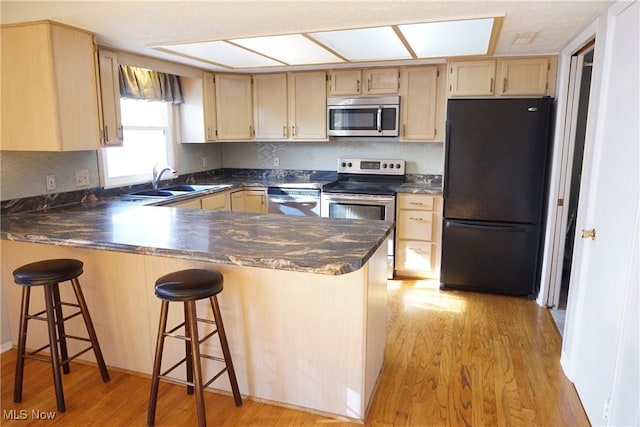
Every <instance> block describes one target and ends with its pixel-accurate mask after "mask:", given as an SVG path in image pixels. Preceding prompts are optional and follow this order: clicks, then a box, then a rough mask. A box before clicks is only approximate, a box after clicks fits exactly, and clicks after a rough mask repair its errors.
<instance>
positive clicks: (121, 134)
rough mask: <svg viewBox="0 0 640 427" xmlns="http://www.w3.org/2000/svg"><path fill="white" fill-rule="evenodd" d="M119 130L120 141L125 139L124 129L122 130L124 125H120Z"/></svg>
mask: <svg viewBox="0 0 640 427" xmlns="http://www.w3.org/2000/svg"><path fill="white" fill-rule="evenodd" d="M118 130H119V131H120V136H119V139H120V141H124V131H123V130H122V126H118Z"/></svg>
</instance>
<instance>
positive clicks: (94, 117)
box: [0, 21, 101, 151]
mask: <svg viewBox="0 0 640 427" xmlns="http://www.w3.org/2000/svg"><path fill="white" fill-rule="evenodd" d="M0 39H2V49H0V54H1V56H2V57H1V59H0V61H1V63H2V84H1V85H0V91H1V94H0V99H1V108H0V109H1V110H2V126H1V130H0V132H1V135H2V136H1V140H2V149H3V150H18V151H80V150H97V149H98V148H99V146H100V139H101V137H100V133H101V132H100V119H99V115H100V113H99V107H98V105H99V101H98V82H97V77H98V72H97V64H96V62H97V55H96V46H95V41H94V38H93V35H92V34H91V33H89V32H87V31H84V30H79V29H75V28H71V27H68V26H66V25H64V26H63V25H58V24H55V23H52V22H49V21H39V22H35V23H27V24H10V25H3V26H2V28H1V29H0Z"/></svg>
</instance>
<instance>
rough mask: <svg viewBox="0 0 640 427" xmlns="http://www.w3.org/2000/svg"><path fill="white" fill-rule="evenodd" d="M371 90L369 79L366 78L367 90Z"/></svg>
mask: <svg viewBox="0 0 640 427" xmlns="http://www.w3.org/2000/svg"><path fill="white" fill-rule="evenodd" d="M370 90H371V79H367V92H369V91H370Z"/></svg>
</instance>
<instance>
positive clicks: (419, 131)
mask: <svg viewBox="0 0 640 427" xmlns="http://www.w3.org/2000/svg"><path fill="white" fill-rule="evenodd" d="M401 78H402V85H401V87H402V95H401V99H400V102H401V104H402V105H401V112H400V114H401V115H402V128H401V129H400V138H401V139H402V140H405V141H409V140H419V141H424V140H433V139H435V137H436V134H437V132H436V118H437V111H436V110H437V99H438V96H437V87H438V67H437V66H426V67H407V68H404V69H403V70H402V77H401Z"/></svg>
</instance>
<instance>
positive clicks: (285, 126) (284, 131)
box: [282, 125, 287, 138]
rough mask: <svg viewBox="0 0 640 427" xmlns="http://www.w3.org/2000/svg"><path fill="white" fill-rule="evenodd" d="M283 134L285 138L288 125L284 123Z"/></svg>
mask: <svg viewBox="0 0 640 427" xmlns="http://www.w3.org/2000/svg"><path fill="white" fill-rule="evenodd" d="M282 136H284V137H285V138H286V136H287V125H282Z"/></svg>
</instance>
